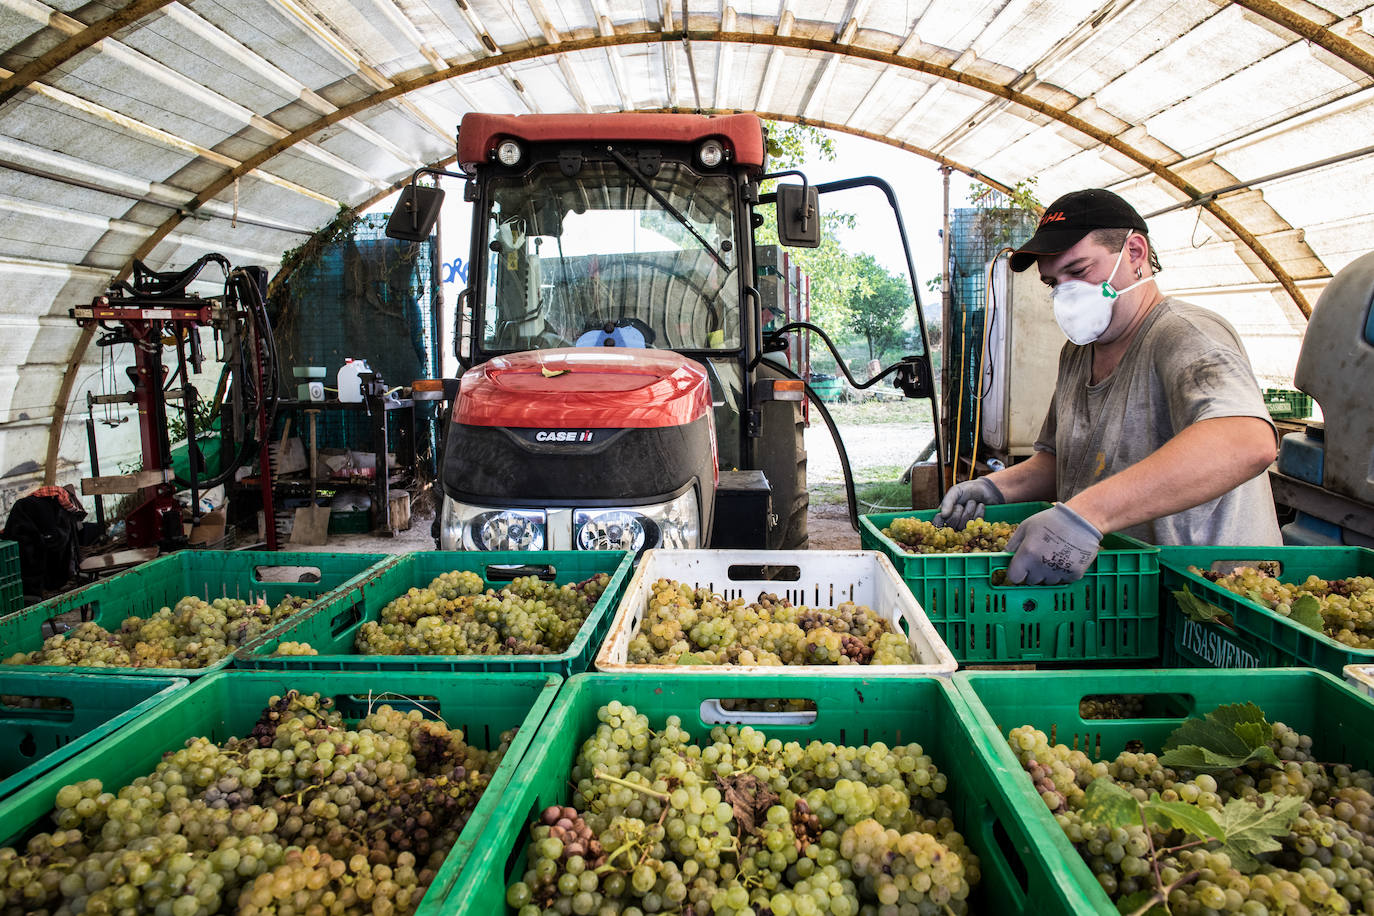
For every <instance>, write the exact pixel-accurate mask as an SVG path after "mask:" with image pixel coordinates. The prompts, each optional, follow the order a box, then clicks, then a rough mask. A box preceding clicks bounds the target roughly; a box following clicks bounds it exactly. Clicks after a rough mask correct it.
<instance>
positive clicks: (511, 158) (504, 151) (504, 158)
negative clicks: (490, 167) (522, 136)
mask: <svg viewBox="0 0 1374 916" xmlns="http://www.w3.org/2000/svg"><path fill="white" fill-rule="evenodd" d="M524 154H525V153H524V150H522V149H520V144H519V143H516V142H515V141H514V140H502V141H501V143H500V145H499V146H497V147H496V159H497V161H499V162H500V163H501V164H502V165H505V166H511V165H516V164H517V163H519V162H520V157H521V156H523V155H524Z"/></svg>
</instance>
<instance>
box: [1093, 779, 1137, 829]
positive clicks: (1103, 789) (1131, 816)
mask: <svg viewBox="0 0 1374 916" xmlns="http://www.w3.org/2000/svg"><path fill="white" fill-rule="evenodd" d="M1082 815H1083V820H1085V821H1088V822H1089V823H1092V824H1100V825H1102V826H1104V827H1113V828H1115V827H1125V826H1126V825H1127V824H1138V823H1140V804H1139V803H1138V802H1137V801H1136V800H1135V796H1134V795H1132V794H1131V793H1130V792H1127V791H1126V790H1125V789H1123V788H1121V786H1119V785H1117V784H1116V783H1114V782H1112V781H1111V780H1110V779H1094V780H1093V781H1092V782H1090V783H1089V784H1088V788H1087V791H1086V792H1084V794H1083V812H1082Z"/></svg>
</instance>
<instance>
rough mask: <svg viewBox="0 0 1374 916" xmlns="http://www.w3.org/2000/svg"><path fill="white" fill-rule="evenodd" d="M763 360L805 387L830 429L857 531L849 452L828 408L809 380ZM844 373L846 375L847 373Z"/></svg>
mask: <svg viewBox="0 0 1374 916" xmlns="http://www.w3.org/2000/svg"><path fill="white" fill-rule="evenodd" d="M816 330H818V331H819V330H820V329H819V328H817V329H816ZM822 333H824V332H822ZM765 362H767V363H768V365H769V366H771V367H772V368H774V369H776V370H777V371H778V372H780V373H781V374H782V375H783V376H785V377H787V378H790V379H793V380H794V381H798V382H801V383H802V385H803V386H804V387H805V388H806V397H807V399H808V400H810V401H811V403H812V405H814V406H815V408H816V410H818V411H819V412H820V415H821V419H822V420H824V421H825V428H826V429H828V430H830V438H831V440H832V441H833V442H834V443H835V451H836V452H837V453H838V454H839V456H840V473H842V474H843V475H844V498H845V502H846V504H847V505H848V507H849V524H850V525H851V526H852V527H853V528H854V530H855V531H858V530H859V500H858V497H857V496H856V495H855V494H854V474H853V472H852V471H851V470H850V468H849V453H848V452H847V451H845V448H844V440H843V439H841V438H840V430H839V428H838V427H837V426H835V418H834V417H832V416H830V411H829V409H827V408H826V406H825V403H824V402H822V401H821V399H820V397H819V396H817V394H816V392H815V391H813V390H812V388H811V383H810V382H808V381H807V380H806V379H804V378H802V377H801V376H800V375H797V373H795V372H793V371H792V370H791V369H790V368H788V367H787V366H784V365H782V364H781V363H775V362H773V360H771V359H770V360H765ZM841 365H843V364H841ZM893 368H896V367H893ZM845 374H846V375H848V374H849V373H845ZM881 377H882V376H877V377H875V378H874V379H873V381H877V380H878V378H881ZM869 384H872V382H870V383H869ZM855 387H858V386H855Z"/></svg>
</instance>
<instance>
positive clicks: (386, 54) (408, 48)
mask: <svg viewBox="0 0 1374 916" xmlns="http://www.w3.org/2000/svg"><path fill="white" fill-rule="evenodd" d="M309 7H310V9H311V10H312V12H314V13H315V14H316V15H318V16H320V17H322V18H323V19H324V20H325V21H327V22H328V23H329V25H330V29H331V31H333V32H334V34H335V35H337V36H338V37H339V39H340V40H341V41H343V43H344V44H345V45H346V46H347V47H349V48H350V49H352V50H354V51H356V52H358V53H359V54H360V55H361V56H363V57H364V58H366V59H367V60H369V61H370V62H371V63H372V65H373V66H375V67H376V68H377V70H378V71H380V72H381V74H382V75H383V76H388V77H389V76H393V75H395V74H397V73H403V72H405V71H407V70H411V69H414V68H417V67H426V61H425V58H424V55H422V54H421V53H420V51H419V48H418V47H417V46H416V43H415V40H414V38H413V37H412V36H413V34H414V26H413V25H410V24H409V21H408V20H406V19H405V18H404V17H403V16H402V15H401V14H400V11H399V10H397V9H396V6H395V4H394V3H392V0H356V2H353V0H311V2H310V4H309Z"/></svg>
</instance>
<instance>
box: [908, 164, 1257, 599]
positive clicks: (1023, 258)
mask: <svg viewBox="0 0 1374 916" xmlns="http://www.w3.org/2000/svg"><path fill="white" fill-rule="evenodd" d="M1031 265H1036V267H1037V268H1038V270H1039V272H1040V277H1041V279H1042V280H1043V281H1044V282H1045V283H1047V284H1048V285H1049V286H1050V287H1051V288H1052V289H1053V293H1052V296H1053V299H1054V315H1055V319H1056V320H1057V321H1058V322H1059V326H1060V327H1061V328H1062V329H1063V331H1064V334H1065V336H1067V337H1068V338H1069V342H1068V343H1066V344H1065V345H1064V348H1063V350H1061V351H1060V354H1059V372H1058V378H1057V380H1056V384H1055V392H1054V397H1053V399H1052V400H1051V402H1050V409H1049V413H1048V415H1047V416H1046V417H1045V423H1044V426H1043V427H1042V428H1041V430H1040V436H1039V438H1038V439H1037V440H1036V443H1035V453H1034V455H1032V456H1031V457H1030V458H1028V459H1027V460H1025V461H1023V462H1021V463H1020V464H1016V465H1013V466H1011V467H1009V468H1007V469H1006V470H1003V471H998V472H997V473H995V474H989V475H988V476H986V477H980V478H978V479H976V480H970V481H965V482H962V483H958V484H956V485H955V486H953V487H951V488H950V489H949V491H948V492H947V493H946V495H945V498H944V500H943V501H942V502H941V503H940V511H939V513H938V514H937V515H936V517H935V524H936V525H952V526H954V527H956V528H962V527H963V526H964V525H965V524H967V523H968V521H969V520H970V519H972V518H975V517H977V516H980V515H982V513H983V508H984V506H986V505H989V504H993V503H1004V502H1025V501H1028V500H1042V499H1058V500H1060V501H1059V502H1057V503H1055V505H1054V506H1053V507H1051V508H1049V509H1046V510H1045V511H1043V512H1039V513H1037V514H1035V515H1032V516H1031V517H1030V518H1028V519H1026V520H1025V521H1024V522H1023V523H1022V524H1021V525H1020V526H1019V527H1018V528H1017V530H1016V533H1015V534H1014V535H1012V538H1011V540H1010V541H1009V542H1008V544H1007V549H1008V550H1009V551H1012V552H1014V553H1015V556H1014V557H1013V558H1012V562H1011V565H1010V566H1009V567H1008V569H1007V578H1008V580H1009V581H1011V582H1014V583H1026V584H1031V585H1040V584H1047V585H1054V584H1059V583H1063V582H1073V581H1075V580H1077V579H1080V578H1082V576H1083V573H1084V572H1085V571H1086V570H1087V568H1088V566H1089V565H1090V564H1091V563H1092V561H1093V558H1094V557H1096V556H1097V550H1098V547H1099V545H1100V543H1101V540H1102V535H1103V534H1104V533H1106V532H1109V531H1115V532H1120V533H1122V534H1128V535H1131V536H1133V537H1138V538H1140V539H1141V540H1143V541H1146V542H1147V543H1151V544H1217V545H1228V544H1243V545H1277V544H1280V543H1282V540H1281V538H1280V535H1279V528H1278V521H1277V519H1276V518H1275V515H1274V501H1273V497H1272V495H1271V493H1270V490H1269V478H1268V476H1267V475H1266V473H1265V470H1266V469H1267V468H1268V467H1269V464H1270V463H1271V462H1272V461H1273V460H1274V455H1275V453H1276V448H1277V432H1276V430H1275V428H1274V424H1273V422H1272V421H1271V420H1270V418H1269V413H1268V411H1267V410H1266V409H1265V406H1264V398H1263V396H1262V395H1261V394H1260V390H1259V386H1258V384H1257V383H1256V381H1255V376H1254V372H1253V371H1252V370H1251V368H1250V362H1249V360H1248V359H1247V358H1246V355H1245V350H1244V348H1243V347H1242V346H1241V342H1240V338H1239V336H1238V335H1237V334H1236V332H1235V329H1234V328H1232V327H1231V325H1230V324H1228V323H1227V322H1226V321H1225V319H1223V318H1222V317H1221V316H1219V315H1217V314H1215V313H1213V312H1210V311H1208V310H1206V309H1202V308H1198V307H1197V306H1194V305H1190V304H1189V303H1186V302H1182V301H1180V300H1178V299H1174V298H1172V297H1166V296H1164V295H1163V294H1162V293H1161V292H1160V291H1159V287H1158V286H1157V285H1156V284H1155V280H1154V275H1155V273H1156V272H1157V271H1158V270H1159V269H1160V268H1159V261H1158V259H1157V258H1156V256H1155V253H1154V249H1153V247H1152V246H1151V244H1150V241H1149V236H1148V229H1147V228H1146V225H1145V220H1144V219H1142V218H1141V216H1140V214H1139V213H1137V212H1136V211H1135V209H1134V208H1133V207H1131V205H1130V204H1128V203H1126V201H1124V200H1122V199H1121V198H1120V197H1118V196H1117V195H1115V194H1113V193H1111V192H1110V191H1104V190H1098V189H1092V190H1086V191H1075V192H1073V193H1070V194H1065V195H1064V196H1063V197H1061V198H1059V199H1058V200H1056V201H1055V202H1054V203H1052V204H1050V205H1049V207H1047V208H1046V209H1045V215H1044V216H1043V217H1042V218H1041V220H1040V225H1039V227H1038V228H1037V229H1036V232H1035V235H1034V236H1032V237H1031V239H1030V241H1028V242H1026V244H1025V245H1023V246H1022V247H1021V248H1020V249H1018V250H1017V251H1016V252H1014V253H1013V254H1012V255H1011V269H1012V270H1014V271H1018V272H1019V271H1023V270H1026V269H1027V268H1029V267H1030V266H1031Z"/></svg>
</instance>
